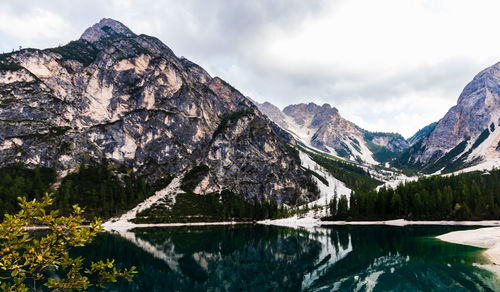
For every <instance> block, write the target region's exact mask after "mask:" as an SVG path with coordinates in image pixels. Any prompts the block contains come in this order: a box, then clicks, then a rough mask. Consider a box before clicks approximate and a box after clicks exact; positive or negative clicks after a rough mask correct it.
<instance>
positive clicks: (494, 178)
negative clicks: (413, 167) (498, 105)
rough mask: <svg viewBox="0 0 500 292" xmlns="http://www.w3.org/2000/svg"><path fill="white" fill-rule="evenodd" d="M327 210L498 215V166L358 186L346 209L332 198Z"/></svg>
mask: <svg viewBox="0 0 500 292" xmlns="http://www.w3.org/2000/svg"><path fill="white" fill-rule="evenodd" d="M332 206H333V207H332ZM330 212H331V214H332V216H331V217H330V218H327V219H341V220H343V219H352V220H384V219H396V218H405V219H410V220H484V219H499V218H500V170H493V171H491V172H490V173H487V174H483V173H481V172H470V173H463V174H460V175H452V176H447V177H442V176H431V177H426V178H421V179H419V180H418V181H414V182H408V183H406V184H400V185H399V186H398V187H396V188H395V189H391V188H381V189H380V190H379V191H378V192H377V191H375V190H368V191H366V190H365V191H363V190H357V191H355V192H354V193H353V194H352V196H351V199H350V201H349V208H348V210H347V212H346V211H345V207H342V209H341V208H340V203H338V202H336V200H335V202H333V201H332V202H331V204H330Z"/></svg>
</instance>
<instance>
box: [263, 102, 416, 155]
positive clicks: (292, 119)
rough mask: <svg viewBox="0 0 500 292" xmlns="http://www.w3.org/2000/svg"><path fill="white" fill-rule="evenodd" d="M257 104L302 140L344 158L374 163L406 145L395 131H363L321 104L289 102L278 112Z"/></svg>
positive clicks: (265, 104) (269, 106) (401, 149)
mask: <svg viewBox="0 0 500 292" xmlns="http://www.w3.org/2000/svg"><path fill="white" fill-rule="evenodd" d="M256 105H257V107H258V108H259V109H260V110H261V111H262V112H263V113H264V114H265V115H267V116H268V117H269V118H270V119H272V120H273V121H274V122H275V123H277V124H278V125H280V126H281V127H282V128H284V129H286V130H288V131H289V132H290V133H292V134H293V135H294V136H295V138H297V139H298V140H299V141H301V142H302V143H304V144H306V145H307V146H309V147H314V148H316V149H319V150H321V151H324V152H327V153H331V154H333V155H336V156H339V157H343V158H346V159H351V160H356V161H359V162H366V163H370V164H377V163H379V162H386V161H389V160H390V159H392V158H394V157H395V156H396V155H397V154H398V153H400V152H401V151H403V150H404V149H406V148H407V147H408V142H407V141H406V140H405V139H404V138H403V137H402V136H401V135H399V134H393V133H379V132H370V131H366V130H364V129H362V128H360V127H358V126H357V125H355V124H354V123H352V122H350V121H348V120H346V119H344V118H343V117H342V116H341V115H340V113H339V111H338V110H337V109H336V108H335V107H332V106H330V105H329V104H324V105H323V106H319V105H317V104H315V103H308V104H304V103H301V104H295V105H289V106H287V107H285V108H284V109H283V111H281V110H280V109H279V108H278V107H276V106H274V105H272V104H271V103H269V102H265V103H262V104H260V103H256Z"/></svg>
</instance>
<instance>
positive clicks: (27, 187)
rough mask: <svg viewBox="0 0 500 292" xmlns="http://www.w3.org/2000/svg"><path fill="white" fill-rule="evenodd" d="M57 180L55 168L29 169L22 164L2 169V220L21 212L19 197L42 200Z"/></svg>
mask: <svg viewBox="0 0 500 292" xmlns="http://www.w3.org/2000/svg"><path fill="white" fill-rule="evenodd" d="M55 180H56V171H55V169H53V168H45V167H37V168H35V169H27V168H25V167H23V166H22V165H21V164H16V165H12V166H7V167H3V168H0V210H1V212H0V220H3V216H4V214H5V213H9V214H12V213H15V212H17V211H18V210H19V208H18V201H17V197H19V196H26V197H27V198H28V199H29V200H32V199H35V198H40V197H41V196H42V195H43V194H44V193H45V192H46V190H48V188H49V186H50V185H51V184H52V183H54V182H55Z"/></svg>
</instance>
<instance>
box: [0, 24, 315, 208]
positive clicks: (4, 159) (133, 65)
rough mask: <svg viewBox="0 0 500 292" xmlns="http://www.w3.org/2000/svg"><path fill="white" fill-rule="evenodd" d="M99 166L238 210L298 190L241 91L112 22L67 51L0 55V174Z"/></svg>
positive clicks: (283, 152) (299, 176)
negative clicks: (170, 183) (225, 196)
mask: <svg viewBox="0 0 500 292" xmlns="http://www.w3.org/2000/svg"><path fill="white" fill-rule="evenodd" d="M102 159H107V160H109V161H112V162H113V163H115V164H117V165H122V166H124V167H127V168H128V169H130V171H132V172H133V173H135V174H137V175H141V176H144V177H146V178H147V180H148V182H150V183H156V182H158V181H161V180H162V179H165V178H166V177H169V176H174V177H180V178H183V183H184V185H183V187H184V188H185V189H186V188H187V189H188V191H193V192H194V193H199V194H206V193H211V192H218V191H221V190H224V189H228V190H231V191H232V192H234V193H235V194H237V195H240V196H242V197H243V198H245V199H247V200H253V199H257V200H259V201H262V200H276V201H277V202H278V203H279V202H285V203H290V202H291V200H292V197H293V196H296V191H297V190H298V189H304V188H305V184H306V183H307V177H306V175H304V173H303V171H302V170H301V168H300V165H299V163H298V162H297V160H296V159H295V158H294V157H293V153H290V152H289V150H287V148H286V145H285V144H284V142H282V139H281V138H280V137H279V136H278V135H277V134H276V132H275V131H274V130H273V125H272V123H271V122H270V121H269V120H268V119H267V118H266V117H265V116H264V115H262V114H261V113H260V112H259V110H258V109H257V108H256V107H255V106H254V105H253V104H252V103H251V102H250V101H249V100H248V99H247V98H245V97H244V96H243V95H242V94H241V93H240V92H239V91H238V90H236V89H235V88H233V87H232V86H231V85H229V84H228V83H226V82H225V81H224V80H222V79H220V78H218V77H212V76H210V75H209V74H208V73H207V72H206V71H205V70H204V69H203V68H201V67H200V66H198V65H196V64H194V63H193V62H191V61H189V60H187V59H185V58H182V57H181V58H179V57H177V56H176V55H175V54H174V53H173V52H172V50H170V49H169V48H168V47H167V46H166V45H165V44H163V43H162V42H161V41H160V40H158V39H157V38H154V37H151V36H147V35H143V34H141V35H137V34H135V33H133V32H132V31H131V30H130V29H128V28H127V27H126V26H124V25H123V24H122V23H120V22H118V21H115V20H112V19H102V20H101V21H100V22H99V23H97V24H95V25H93V26H92V27H90V28H88V29H87V30H85V32H84V33H83V35H82V36H81V37H80V39H78V40H76V41H72V42H70V43H68V44H67V45H65V46H61V47H57V48H52V49H44V50H40V49H23V50H20V51H16V52H13V53H9V54H3V55H0V166H5V165H10V164H13V163H22V164H25V165H27V166H29V167H37V166H45V167H55V168H56V169H57V171H58V173H59V176H64V175H66V174H67V173H70V172H73V171H75V170H77V169H78V167H79V166H80V165H82V164H91V163H96V162H99V161H101V160H102ZM302 193H303V194H304V196H305V195H306V194H307V192H302ZM294 194H295V195H294ZM298 199H299V200H300V199H301V198H298ZM294 200H297V198H296V197H295V198H294Z"/></svg>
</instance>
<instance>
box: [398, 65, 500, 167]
mask: <svg viewBox="0 0 500 292" xmlns="http://www.w3.org/2000/svg"><path fill="white" fill-rule="evenodd" d="M499 84H500V63H497V64H495V65H493V66H491V67H489V68H487V69H485V70H483V71H481V72H480V73H479V74H477V75H476V76H475V77H474V79H473V80H472V81H471V82H470V83H469V84H467V86H466V87H465V88H464V90H463V91H462V93H461V94H460V97H459V98H458V102H457V105H456V106H454V107H452V108H451V109H450V110H449V111H448V112H447V113H446V115H445V116H444V117H443V118H442V119H441V120H440V121H439V122H438V123H437V125H436V126H435V128H434V129H433V130H432V132H431V133H430V134H429V135H428V136H427V137H426V138H424V139H423V140H422V143H421V145H418V146H419V147H418V149H413V151H412V155H411V156H410V157H409V160H408V163H410V164H427V163H432V162H434V161H436V160H437V159H439V158H441V157H443V155H444V154H445V153H446V152H448V151H450V150H451V149H453V148H454V147H456V146H457V145H458V144H460V143H461V142H462V141H465V140H469V141H470V143H469V144H472V142H474V140H475V139H476V138H477V137H478V136H479V135H480V134H481V132H483V131H484V130H485V129H487V128H488V127H489V126H490V125H491V124H492V123H493V125H494V126H498V124H499V117H500V86H499ZM469 146H471V145H469ZM495 146H496V145H495ZM458 154H460V153H458Z"/></svg>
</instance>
